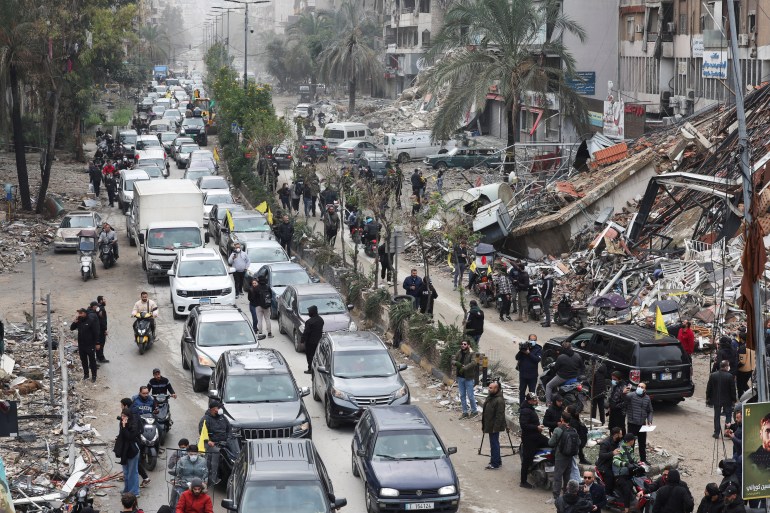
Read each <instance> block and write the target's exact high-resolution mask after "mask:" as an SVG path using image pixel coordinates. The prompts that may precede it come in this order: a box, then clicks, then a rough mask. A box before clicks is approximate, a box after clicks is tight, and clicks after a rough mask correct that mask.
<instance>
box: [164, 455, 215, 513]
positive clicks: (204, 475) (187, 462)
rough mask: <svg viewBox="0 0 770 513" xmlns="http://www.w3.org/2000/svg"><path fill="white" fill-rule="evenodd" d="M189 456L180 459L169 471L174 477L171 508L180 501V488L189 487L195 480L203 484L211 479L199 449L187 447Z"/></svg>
mask: <svg viewBox="0 0 770 513" xmlns="http://www.w3.org/2000/svg"><path fill="white" fill-rule="evenodd" d="M186 451H187V454H186V455H185V456H182V457H181V458H179V461H178V462H177V463H176V466H175V467H174V468H173V469H171V470H169V474H171V475H173V476H174V484H175V486H174V489H173V491H172V496H171V507H172V508H173V507H175V506H176V504H177V501H178V500H179V495H177V494H178V493H179V492H178V490H179V488H181V487H187V486H188V483H192V481H193V479H199V480H200V481H201V484H203V483H205V482H206V481H208V479H209V469H208V468H207V467H206V458H202V457H201V456H200V454H198V447H197V446H195V445H189V446H187V449H186Z"/></svg>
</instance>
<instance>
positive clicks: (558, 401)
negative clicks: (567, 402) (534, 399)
mask: <svg viewBox="0 0 770 513" xmlns="http://www.w3.org/2000/svg"><path fill="white" fill-rule="evenodd" d="M552 399H553V401H551V405H550V406H548V409H547V410H545V414H544V415H543V425H544V426H545V427H547V428H548V431H549V432H550V433H551V434H553V430H554V429H556V427H557V426H558V425H559V421H560V420H561V414H562V412H564V399H563V398H562V396H560V395H559V394H554V396H553V397H552Z"/></svg>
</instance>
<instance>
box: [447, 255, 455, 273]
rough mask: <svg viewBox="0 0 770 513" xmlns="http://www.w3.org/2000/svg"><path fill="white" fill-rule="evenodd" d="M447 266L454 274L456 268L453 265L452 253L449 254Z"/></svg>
mask: <svg viewBox="0 0 770 513" xmlns="http://www.w3.org/2000/svg"><path fill="white" fill-rule="evenodd" d="M446 264H447V265H448V266H449V268H450V269H451V270H452V272H455V266H454V264H453V263H452V252H451V251H450V252H449V253H447V256H446Z"/></svg>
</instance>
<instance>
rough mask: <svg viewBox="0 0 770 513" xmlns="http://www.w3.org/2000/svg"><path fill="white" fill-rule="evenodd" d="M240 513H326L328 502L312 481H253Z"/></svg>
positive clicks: (248, 487)
mask: <svg viewBox="0 0 770 513" xmlns="http://www.w3.org/2000/svg"><path fill="white" fill-rule="evenodd" d="M238 510H239V511H259V513H285V512H287V511H308V512H310V511H312V512H313V513H327V512H328V511H329V506H328V501H327V499H326V494H325V493H324V490H323V488H321V485H320V484H318V483H317V482H312V481H253V482H251V483H249V484H248V485H247V487H246V490H244V493H243V500H242V501H241V504H240V508H239V509H238Z"/></svg>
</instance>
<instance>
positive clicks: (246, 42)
mask: <svg viewBox="0 0 770 513" xmlns="http://www.w3.org/2000/svg"><path fill="white" fill-rule="evenodd" d="M225 1H227V2H234V3H236V4H243V5H245V6H246V18H245V20H244V23H243V89H244V90H247V89H248V88H249V77H248V74H247V67H248V64H249V5H254V4H266V3H268V2H269V1H270V0H256V1H253V2H246V1H244V0H225Z"/></svg>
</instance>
